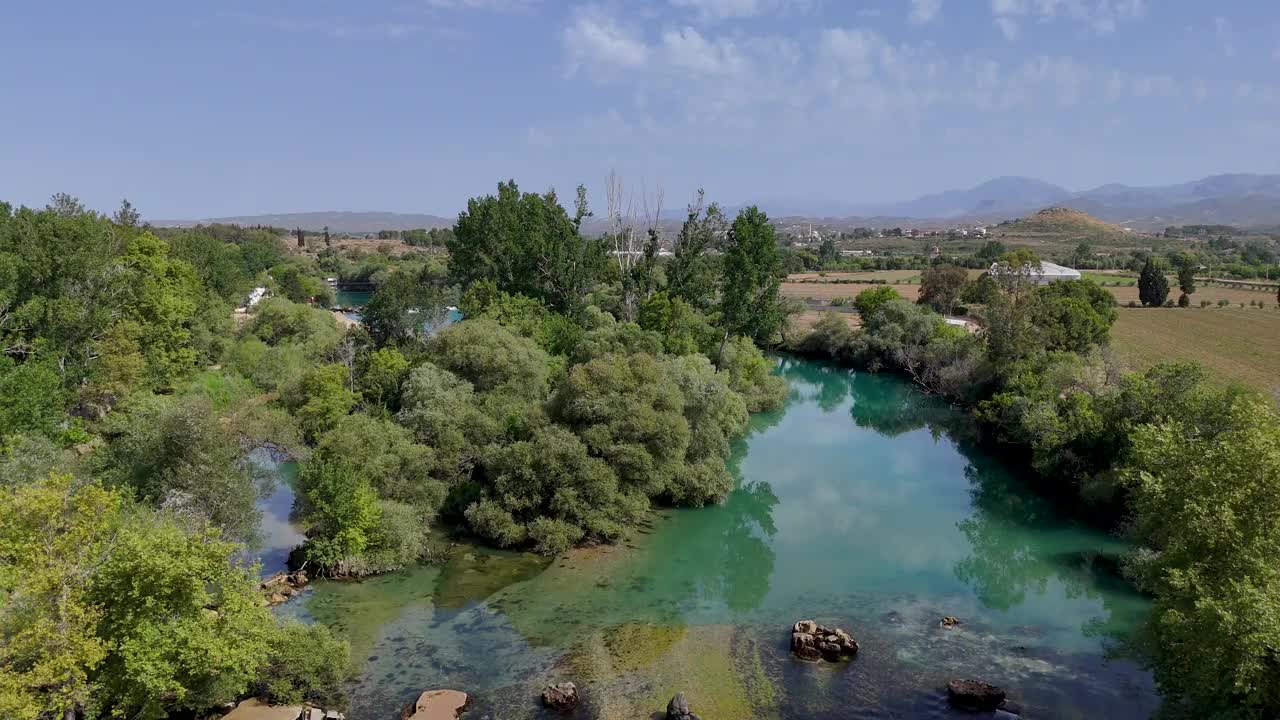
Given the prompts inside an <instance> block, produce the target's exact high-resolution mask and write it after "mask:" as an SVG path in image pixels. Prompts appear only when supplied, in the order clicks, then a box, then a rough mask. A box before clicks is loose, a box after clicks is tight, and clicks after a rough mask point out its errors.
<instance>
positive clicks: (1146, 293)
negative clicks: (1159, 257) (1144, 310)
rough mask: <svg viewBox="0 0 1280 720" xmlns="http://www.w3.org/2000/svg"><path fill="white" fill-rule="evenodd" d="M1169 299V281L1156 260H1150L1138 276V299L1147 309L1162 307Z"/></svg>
mask: <svg viewBox="0 0 1280 720" xmlns="http://www.w3.org/2000/svg"><path fill="white" fill-rule="evenodd" d="M1168 297H1169V279H1168V278H1167V277H1165V275H1164V270H1163V269H1161V268H1160V266H1159V264H1158V263H1157V262H1156V260H1155V258H1148V259H1147V262H1146V263H1145V264H1144V265H1143V266H1142V272H1141V273H1139V274H1138V299H1139V300H1141V301H1142V304H1143V305H1145V306H1147V307H1160V306H1161V305H1163V304H1164V301H1165V300H1167V299H1168Z"/></svg>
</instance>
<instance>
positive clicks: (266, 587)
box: [258, 570, 311, 605]
mask: <svg viewBox="0 0 1280 720" xmlns="http://www.w3.org/2000/svg"><path fill="white" fill-rule="evenodd" d="M308 582H311V581H310V579H309V578H308V577H307V574H306V573H305V572H303V571H301V570H299V571H297V572H293V573H284V572H279V573H276V574H275V575H272V576H271V577H269V578H267V579H266V580H263V581H262V583H261V584H260V585H259V586H258V587H259V589H261V590H262V594H263V597H264V599H265V600H266V603H267V604H268V605H279V604H280V603H282V602H286V601H288V599H289V598H291V597H293V596H294V595H296V594H297V593H298V591H300V590H302V588H304V587H306V585H307V583H308Z"/></svg>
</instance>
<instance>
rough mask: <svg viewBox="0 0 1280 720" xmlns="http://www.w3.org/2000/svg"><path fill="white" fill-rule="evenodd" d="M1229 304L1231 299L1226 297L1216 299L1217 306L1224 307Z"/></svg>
mask: <svg viewBox="0 0 1280 720" xmlns="http://www.w3.org/2000/svg"><path fill="white" fill-rule="evenodd" d="M1230 304H1231V301H1230V300H1228V299H1226V298H1222V299H1221V300H1219V301H1218V307H1226V306H1228V305H1230Z"/></svg>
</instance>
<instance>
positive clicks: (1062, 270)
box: [1040, 260, 1080, 285]
mask: <svg viewBox="0 0 1280 720" xmlns="http://www.w3.org/2000/svg"><path fill="white" fill-rule="evenodd" d="M1079 279H1080V271H1079V270H1074V269H1072V268H1069V267H1064V266H1062V265H1058V264H1057V263H1051V262H1049V261H1047V260H1042V261H1041V262H1040V284H1041V285H1048V284H1049V283H1055V282H1058V281H1060V280H1079Z"/></svg>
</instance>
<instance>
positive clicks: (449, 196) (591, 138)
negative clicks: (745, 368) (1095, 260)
mask: <svg viewBox="0 0 1280 720" xmlns="http://www.w3.org/2000/svg"><path fill="white" fill-rule="evenodd" d="M0 98H3V99H4V101H3V105H4V109H3V111H0V138H3V139H2V140H0V199H4V200H7V201H10V202H13V203H21V204H28V205H39V204H43V203H44V202H45V200H46V199H47V198H48V196H49V195H50V194H51V193H53V192H57V191H67V192H71V193H74V194H77V195H79V196H80V197H81V198H82V199H84V200H85V201H86V202H87V203H88V204H89V205H91V206H93V207H98V208H102V209H108V208H113V207H114V206H116V205H117V204H118V202H119V199H120V198H121V197H126V196H127V197H128V198H130V199H131V200H132V201H133V202H134V204H135V205H137V206H138V207H139V208H140V209H141V210H142V211H143V213H144V216H146V217H150V218H187V217H209V216H217V215H229V214H249V213H261V212H289V211H304V210H333V209H342V210H395V211H404V212H431V213H437V214H442V215H452V214H454V213H456V212H457V211H458V209H459V208H460V207H461V206H462V204H463V203H464V202H465V199H466V198H467V197H469V196H472V195H476V194H481V193H485V192H490V191H492V189H493V187H494V186H495V184H496V182H497V181H498V180H499V179H503V178H508V177H513V178H515V179H517V180H518V181H519V182H520V184H521V186H522V187H524V188H526V189H535V190H543V189H546V188H548V187H555V188H556V189H557V190H559V191H560V192H561V195H562V196H563V197H566V198H568V197H570V196H571V194H572V189H573V187H574V186H576V185H577V184H578V183H580V182H581V183H586V184H587V185H588V186H589V188H591V189H592V198H593V200H595V201H596V202H597V203H599V202H601V201H602V199H603V198H602V194H601V190H602V187H603V184H604V178H605V176H606V175H607V173H608V172H609V171H610V169H616V170H617V171H618V172H619V174H621V175H622V176H623V177H624V178H626V179H627V181H628V182H630V183H631V184H632V185H635V186H639V185H640V184H641V183H642V182H643V183H645V184H647V185H649V186H653V185H656V184H661V186H662V187H663V189H664V194H665V204H666V205H667V206H668V207H678V206H682V205H683V204H684V203H685V202H686V201H687V198H688V197H689V196H690V194H691V193H692V191H693V190H694V189H696V188H697V187H699V186H702V187H705V188H706V189H707V191H708V193H709V196H710V197H711V198H712V199H715V200H719V201H721V202H723V203H727V204H738V203H743V202H759V203H762V204H764V205H765V206H766V207H769V206H776V207H796V206H805V205H808V204H828V205H829V204H842V205H857V204H861V203H872V202H881V201H888V200H897V199H905V198H908V197H913V196H916V195H919V194H923V193H926V192H932V191H936V190H941V189H946V188H951V187H958V186H967V185H971V184H974V183H976V182H979V181H982V180H985V179H988V178H991V177H995V176H999V175H1030V176H1034V177H1039V178H1042V179H1045V180H1048V181H1051V182H1056V183H1059V184H1062V185H1064V186H1067V187H1069V188H1071V189H1083V188H1086V187H1089V186H1093V185H1098V184H1102V183H1105V182H1111V181H1118V182H1125V183H1131V184H1157V183H1166V182H1177V181H1183V180H1189V179H1193V178H1196V177H1199V176H1202V175H1206V174H1211V173H1217V172H1278V171H1280V152H1277V151H1280V3H1276V2H1274V0H1223V1H1221V2H1216V3H1210V2H1203V1H1202V0H880V1H875V0H650V1H648V2H639V1H634V2H612V3H611V2H576V1H569V0H566V1H563V2H558V1H555V0H385V1H379V0H365V1H361V2H356V0H348V1H347V2H339V1H336V0H306V1H302V0H275V1H267V0H219V1H214V0H209V1H208V2H174V1H173V0H163V1H158V0H134V1H132V2H123V3H104V2H96V1H94V2H89V1H87V0H84V1H80V2H65V1H59V0H47V1H39V2H37V1H36V0H27V1H25V2H18V1H15V2H14V3H12V4H10V5H9V6H8V7H6V8H5V11H4V13H3V15H2V16H0Z"/></svg>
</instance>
